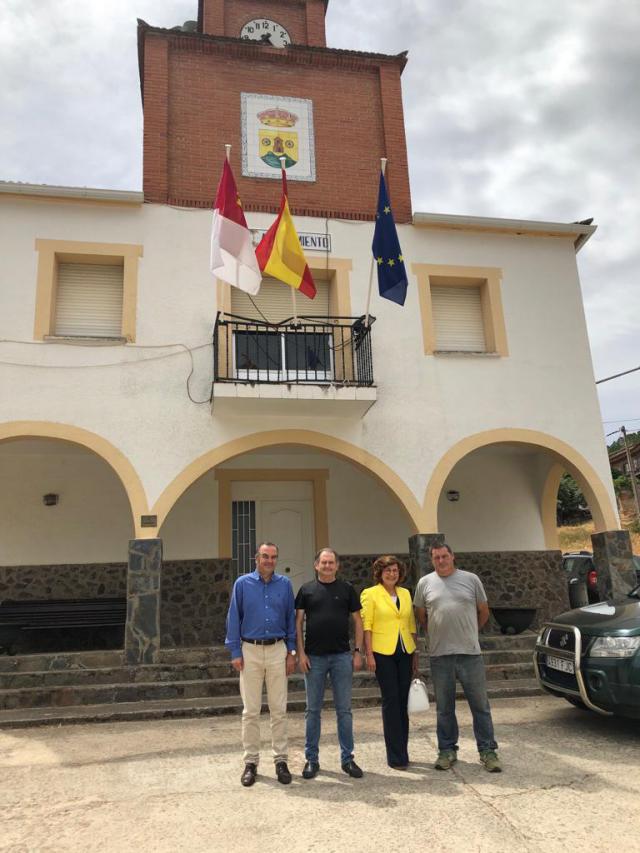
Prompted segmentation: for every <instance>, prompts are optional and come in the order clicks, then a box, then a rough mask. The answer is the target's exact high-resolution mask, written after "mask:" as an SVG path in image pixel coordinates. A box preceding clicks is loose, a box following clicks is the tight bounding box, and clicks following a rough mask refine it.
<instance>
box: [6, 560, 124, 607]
mask: <svg viewBox="0 0 640 853" xmlns="http://www.w3.org/2000/svg"><path fill="white" fill-rule="evenodd" d="M126 594H127V564H126V563H86V564H81V565H77V564H76V565H60V566H0V601H3V600H4V599H11V600H14V601H24V600H28V599H32V598H38V599H47V598H118V597H122V598H124V597H125V595H126Z"/></svg>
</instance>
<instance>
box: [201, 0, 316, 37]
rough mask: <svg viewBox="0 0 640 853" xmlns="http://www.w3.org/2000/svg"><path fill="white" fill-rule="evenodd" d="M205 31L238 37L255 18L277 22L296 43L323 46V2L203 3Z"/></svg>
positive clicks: (246, 0) (213, 0)
mask: <svg viewBox="0 0 640 853" xmlns="http://www.w3.org/2000/svg"><path fill="white" fill-rule="evenodd" d="M201 2H202V32H203V33H207V34H209V35H218V36H221V35H225V36H232V37H234V38H237V37H238V36H239V35H240V30H241V29H242V27H243V26H244V25H245V24H246V23H247V21H251V20H253V19H254V18H268V19H269V20H271V21H277V23H279V24H281V25H282V26H283V27H285V29H286V30H287V31H288V33H289V35H290V36H291V40H292V42H293V43H294V44H308V45H314V46H315V47H324V46H325V44H326V36H325V24H324V18H325V4H324V0H231V2H230V0H201Z"/></svg>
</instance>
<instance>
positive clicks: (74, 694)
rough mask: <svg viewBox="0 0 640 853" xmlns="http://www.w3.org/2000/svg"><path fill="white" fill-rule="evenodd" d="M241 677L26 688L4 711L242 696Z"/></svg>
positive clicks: (12, 693) (366, 679)
mask: <svg viewBox="0 0 640 853" xmlns="http://www.w3.org/2000/svg"><path fill="white" fill-rule="evenodd" d="M375 684H376V681H375V676H373V675H372V674H371V673H368V672H361V673H355V675H354V685H356V686H373V685H375ZM289 689H290V690H292V691H296V690H299V691H304V679H303V677H302V675H300V674H299V673H296V674H295V675H292V676H291V677H290V678H289ZM238 693H239V687H238V677H237V676H231V677H228V678H206V679H205V678H202V679H196V680H180V681H169V682H162V681H149V682H133V683H131V682H125V683H120V684H118V683H116V684H71V685H63V686H53V687H22V688H12V689H9V690H4V691H2V692H0V709H2V710H15V709H17V708H45V707H53V708H60V707H70V706H76V705H77V706H82V705H100V704H115V703H120V702H149V701H155V700H159V699H199V698H211V697H216V696H230V695H236V696H237V695H238Z"/></svg>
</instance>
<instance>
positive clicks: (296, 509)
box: [231, 481, 315, 592]
mask: <svg viewBox="0 0 640 853" xmlns="http://www.w3.org/2000/svg"><path fill="white" fill-rule="evenodd" d="M231 497H232V500H234V501H251V502H253V503H254V504H255V524H256V530H255V541H256V543H258V542H262V541H265V540H266V541H269V542H275V543H276V545H277V546H278V548H279V558H278V568H277V571H278V573H279V574H282V575H286V576H287V577H288V578H290V580H291V583H292V584H293V590H294V592H297V591H298V589H299V588H300V587H301V586H302V584H303V583H306V582H307V581H308V580H312V579H313V576H314V570H313V556H314V551H315V544H314V543H315V532H314V524H313V486H312V483H310V482H303V481H290V482H286V481H285V482H282V481H278V482H275V481H257V482H234V483H232V486H231ZM252 565H253V563H252Z"/></svg>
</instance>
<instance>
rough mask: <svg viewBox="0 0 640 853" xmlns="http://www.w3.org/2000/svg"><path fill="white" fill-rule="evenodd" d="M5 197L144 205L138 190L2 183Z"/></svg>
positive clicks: (0, 184)
mask: <svg viewBox="0 0 640 853" xmlns="http://www.w3.org/2000/svg"><path fill="white" fill-rule="evenodd" d="M0 193H4V194H5V195H24V196H40V197H43V196H44V197H46V198H73V199H75V198H82V199H89V200H91V201H113V202H119V203H120V204H144V193H142V192H138V191H136V190H104V189H99V188H97V187H62V186H53V185H49V184H23V183H21V182H19V181H16V182H14V181H0Z"/></svg>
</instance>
